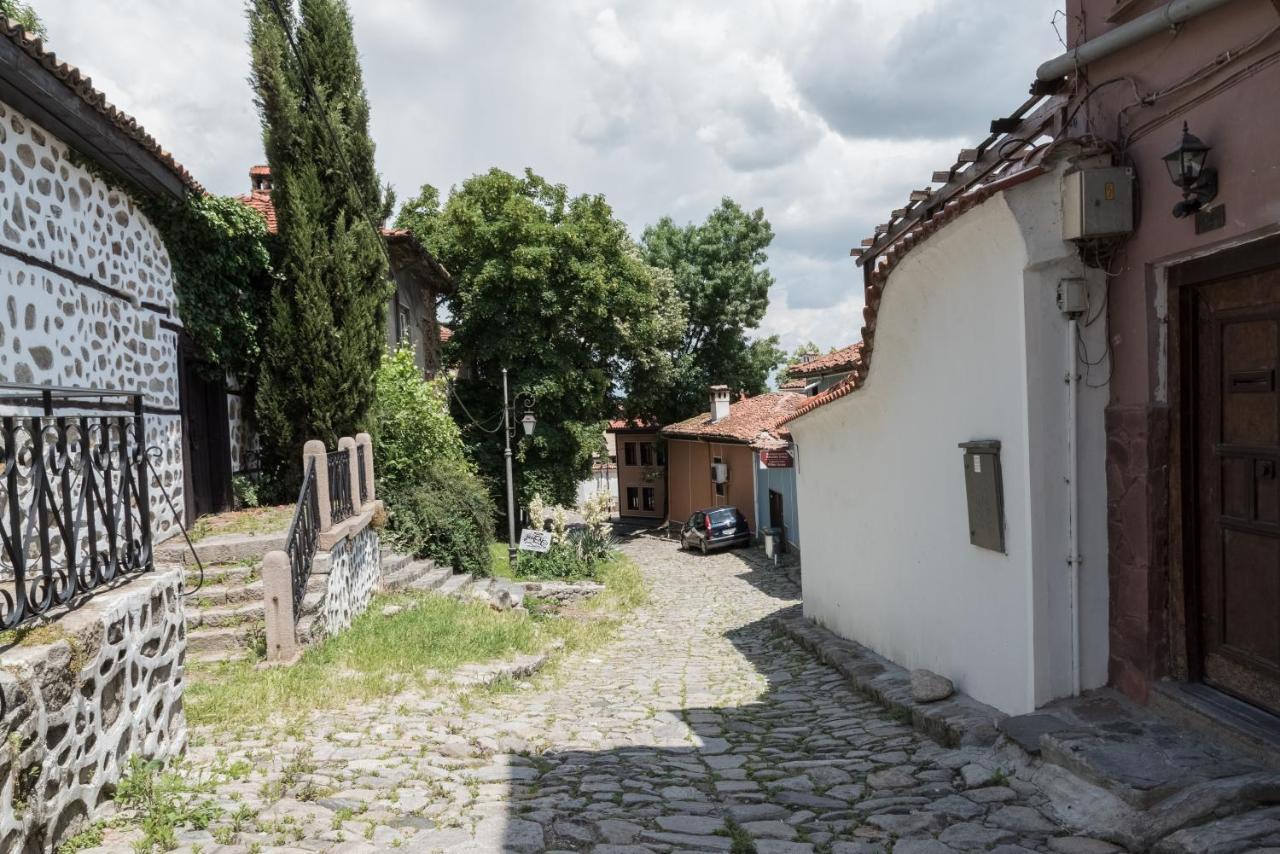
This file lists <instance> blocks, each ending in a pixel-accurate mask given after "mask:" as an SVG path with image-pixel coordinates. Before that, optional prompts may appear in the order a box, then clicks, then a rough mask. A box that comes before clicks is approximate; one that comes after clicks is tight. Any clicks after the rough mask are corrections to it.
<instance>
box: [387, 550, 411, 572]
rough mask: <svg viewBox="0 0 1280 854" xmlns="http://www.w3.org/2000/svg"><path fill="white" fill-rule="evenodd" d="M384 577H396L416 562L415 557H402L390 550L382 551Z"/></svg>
mask: <svg viewBox="0 0 1280 854" xmlns="http://www.w3.org/2000/svg"><path fill="white" fill-rule="evenodd" d="M380 562H381V564H382V577H383V578H386V577H387V576H388V575H394V574H395V573H397V572H399V571H400V570H402V569H404V568H405V567H406V566H409V565H410V564H411V563H413V562H414V560H413V555H402V554H398V553H396V552H393V551H390V550H388V549H383V550H382V559H381V561H380Z"/></svg>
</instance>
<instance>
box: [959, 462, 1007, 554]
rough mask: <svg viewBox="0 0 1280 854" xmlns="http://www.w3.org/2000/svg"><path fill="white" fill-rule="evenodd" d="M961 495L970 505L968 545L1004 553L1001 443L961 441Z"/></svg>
mask: <svg viewBox="0 0 1280 854" xmlns="http://www.w3.org/2000/svg"><path fill="white" fill-rule="evenodd" d="M960 447H961V449H963V450H964V492H965V499H966V501H967V503H968V505H969V542H970V543H972V544H973V545H975V546H978V547H979V548H984V549H991V550H992V551H996V552H1003V551H1004V484H1003V482H1002V477H1001V474H1000V442H999V440H997V439H985V440H982V441H976V442H961V443H960Z"/></svg>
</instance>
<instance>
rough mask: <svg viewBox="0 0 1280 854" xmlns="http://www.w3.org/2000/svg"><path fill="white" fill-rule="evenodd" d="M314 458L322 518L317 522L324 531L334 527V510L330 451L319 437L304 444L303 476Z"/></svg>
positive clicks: (317, 493)
mask: <svg viewBox="0 0 1280 854" xmlns="http://www.w3.org/2000/svg"><path fill="white" fill-rule="evenodd" d="M312 460H315V461H316V500H317V503H318V504H319V506H320V518H319V519H317V520H316V523H317V524H318V525H319V526H320V531H321V532H324V531H327V530H329V529H330V528H332V527H333V511H332V509H331V508H330V507H329V452H328V451H327V450H325V447H324V442H321V441H320V440H319V439H311V440H309V441H308V442H307V444H305V445H303V446H302V475H303V477H306V474H307V468H308V467H309V466H310V465H311V461H312Z"/></svg>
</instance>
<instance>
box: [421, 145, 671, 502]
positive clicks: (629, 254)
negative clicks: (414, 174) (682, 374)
mask: <svg viewBox="0 0 1280 854" xmlns="http://www.w3.org/2000/svg"><path fill="white" fill-rule="evenodd" d="M438 200H439V194H438V193H437V192H436V190H435V189H434V188H432V187H424V188H423V189H422V192H421V193H420V194H419V195H418V197H417V198H415V199H411V200H410V201H409V202H407V203H406V205H405V207H404V209H403V210H402V211H401V214H400V216H399V218H398V219H397V221H396V224H397V225H398V226H400V227H404V228H409V229H411V230H413V231H414V233H415V234H416V235H417V236H418V238H419V239H420V240H422V241H423V242H424V243H425V245H426V246H427V247H428V248H429V249H430V250H431V251H432V252H433V253H435V254H436V255H437V256H438V257H439V258H440V260H441V261H442V262H443V263H444V265H445V266H446V267H448V268H449V271H450V272H451V273H452V274H453V278H454V282H455V290H454V293H453V294H451V295H450V296H449V297H448V307H449V310H450V314H451V315H452V317H453V321H452V324H453V330H454V334H453V339H452V341H450V342H449V354H450V356H451V357H452V358H453V359H454V360H455V361H456V363H457V364H460V365H461V366H462V367H463V374H462V378H460V379H459V380H458V382H457V384H456V389H455V392H456V395H457V398H458V400H459V401H460V405H459V406H458V407H457V414H458V416H459V417H460V418H461V420H462V421H463V425H464V426H463V436H464V439H465V441H466V443H467V445H468V447H469V449H470V451H471V453H472V455H473V458H474V459H475V460H476V461H477V462H478V463H479V465H480V468H481V471H482V472H484V473H485V474H486V475H487V476H488V478H489V479H490V481H491V482H493V483H494V484H495V486H500V484H501V483H502V480H503V459H502V434H501V432H500V431H498V430H497V429H496V428H498V426H499V423H500V422H499V419H498V416H499V414H500V410H501V406H502V369H503V368H504V367H505V368H507V369H509V372H510V378H509V379H510V385H511V388H512V391H513V393H514V392H517V391H519V392H528V393H531V394H532V395H533V396H534V398H535V404H534V407H535V411H536V414H537V418H538V429H537V432H536V434H535V435H534V436H533V437H532V438H531V439H522V440H521V441H520V443H519V446H518V451H517V460H518V462H519V467H520V474H519V478H518V481H519V488H520V495H521V498H522V499H523V500H524V501H527V500H528V499H529V498H531V497H532V496H533V495H534V494H539V495H541V496H543V497H544V498H546V499H547V500H548V501H552V502H555V503H561V504H566V503H572V502H573V500H574V497H575V494H576V488H577V483H578V481H580V480H581V479H582V478H584V477H586V476H587V475H588V474H589V473H590V465H591V457H592V454H594V453H597V452H599V451H601V450H602V445H603V436H602V429H603V426H604V424H603V422H604V421H606V420H607V419H609V418H612V417H614V416H615V415H616V414H617V413H618V411H619V407H620V405H621V402H622V392H623V389H624V388H628V387H631V386H633V385H637V384H641V385H642V384H644V383H646V382H648V383H651V384H654V385H657V386H660V387H664V386H667V385H669V384H670V382H671V361H670V355H669V353H670V351H672V350H673V349H674V348H675V347H676V345H677V344H678V341H679V334H680V332H681V331H682V330H683V328H684V324H683V315H682V312H681V307H680V303H679V300H678V299H677V298H676V296H675V293H674V290H673V288H672V284H671V279H670V277H668V276H664V275H661V274H658V273H657V272H656V271H655V270H653V269H652V268H651V267H650V266H649V265H648V264H646V263H645V262H644V260H643V258H642V257H641V255H640V252H639V250H638V249H637V247H636V246H635V244H634V243H633V241H632V240H631V238H630V236H629V235H628V233H627V229H626V226H625V225H623V223H621V222H620V221H618V220H617V219H616V218H615V217H614V215H613V211H612V209H611V208H610V207H609V205H608V203H607V202H606V201H605V200H604V198H603V197H602V196H598V195H597V196H588V195H581V196H574V197H570V196H569V193H568V190H567V189H566V188H565V187H564V186H563V185H559V184H551V183H549V182H547V181H546V180H544V179H543V178H541V177H539V176H537V175H535V174H534V173H533V172H532V171H526V172H525V174H524V175H523V176H522V177H518V176H515V175H511V174H509V173H507V172H504V171H502V170H500V169H493V170H490V171H489V172H487V173H485V174H483V175H476V176H474V177H472V178H470V179H468V180H467V181H466V182H464V183H463V184H462V186H461V187H459V188H457V189H455V190H454V191H453V192H452V193H450V195H449V199H448V202H447V203H445V205H444V206H443V208H441V207H440V206H439V201H438ZM473 419H474V421H473ZM475 422H478V423H475ZM489 431H494V432H489ZM495 497H496V496H495Z"/></svg>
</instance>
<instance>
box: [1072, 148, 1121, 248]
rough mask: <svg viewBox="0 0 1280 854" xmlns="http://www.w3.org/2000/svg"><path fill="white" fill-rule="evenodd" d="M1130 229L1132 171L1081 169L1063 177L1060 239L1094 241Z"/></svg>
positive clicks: (1114, 168) (1113, 168) (1112, 167)
mask: <svg viewBox="0 0 1280 854" xmlns="http://www.w3.org/2000/svg"><path fill="white" fill-rule="evenodd" d="M1131 231H1133V170H1132V169H1127V168H1125V167H1123V166H1108V167H1106V168H1101V169H1080V170H1078V171H1076V172H1069V173H1067V174H1066V175H1064V176H1063V178H1062V239H1063V240H1094V239H1096V238H1101V237H1119V236H1120V235H1123V234H1129V233H1130V232H1131Z"/></svg>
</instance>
